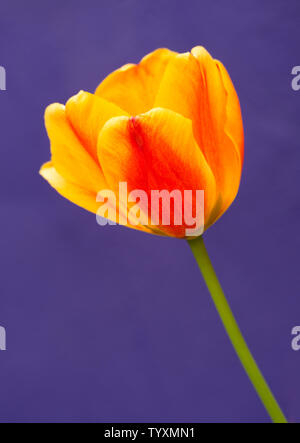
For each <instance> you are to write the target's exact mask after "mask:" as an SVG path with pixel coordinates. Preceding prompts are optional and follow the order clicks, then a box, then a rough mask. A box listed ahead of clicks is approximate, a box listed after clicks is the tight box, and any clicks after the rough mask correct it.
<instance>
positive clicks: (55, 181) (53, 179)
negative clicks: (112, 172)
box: [40, 162, 99, 213]
mask: <svg viewBox="0 0 300 443" xmlns="http://www.w3.org/2000/svg"><path fill="white" fill-rule="evenodd" d="M40 174H41V176H42V177H43V178H44V179H45V180H47V182H48V183H49V184H50V185H51V186H52V187H53V188H54V189H55V190H56V191H57V192H58V193H59V194H61V195H62V196H63V197H65V198H66V199H68V200H70V201H71V202H73V203H75V204H76V205H78V206H80V207H82V208H84V209H86V210H87V211H90V212H93V213H96V212H97V210H98V208H99V204H98V203H96V193H93V192H89V191H87V190H85V189H83V188H81V187H80V186H78V185H76V184H74V183H71V182H68V181H67V180H65V179H64V178H63V176H62V175H60V174H59V173H58V172H57V170H56V169H55V167H54V166H53V164H52V162H48V163H45V164H44V165H43V166H42V168H41V170H40Z"/></svg>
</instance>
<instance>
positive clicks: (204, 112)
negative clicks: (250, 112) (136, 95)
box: [155, 47, 242, 216]
mask: <svg viewBox="0 0 300 443" xmlns="http://www.w3.org/2000/svg"><path fill="white" fill-rule="evenodd" d="M230 92H232V91H229V90H228V91H227V90H226V88H225V85H224V82H223V78H222V77H221V75H220V69H219V68H218V66H217V63H216V61H215V60H214V59H212V57H211V56H210V55H209V53H208V52H207V51H206V50H205V49H204V48H202V47H197V48H194V49H193V50H192V52H191V53H186V54H179V55H177V56H176V57H173V58H172V60H171V61H170V62H169V64H168V66H167V68H166V72H165V74H164V77H163V80H162V82H161V84H160V88H159V91H158V94H157V96H156V100H155V106H161V107H164V108H167V109H170V110H173V111H175V112H178V113H181V114H182V115H183V116H184V117H186V118H189V119H191V120H192V122H193V131H194V135H195V139H196V141H197V143H198V145H199V147H200V149H201V150H202V152H203V154H204V156H205V158H206V160H207V162H208V164H209V165H210V167H211V169H212V171H213V173H214V175H215V178H216V182H217V189H218V194H219V198H218V200H219V202H218V210H217V213H218V214H217V215H216V216H220V215H221V214H222V213H223V212H224V211H225V210H226V209H227V208H228V206H229V205H230V204H231V203H232V201H233V200H234V198H235V196H236V194H237V191H238V188H239V183H240V176H241V159H240V154H239V151H237V149H236V146H235V143H234V142H233V140H232V138H231V137H229V136H228V134H227V133H226V130H225V129H226V128H225V125H226V120H227V118H228V117H227V103H228V94H229V93H230ZM229 112H231V111H229ZM236 116H237V114H235V117H236ZM235 117H233V118H235ZM236 126H238V127H239V128H241V129H239V130H238V129H236V132H240V131H242V122H241V118H240V117H239V120H238V121H236ZM237 143H239V142H237Z"/></svg>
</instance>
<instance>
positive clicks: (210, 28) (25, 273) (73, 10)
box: [0, 0, 300, 422]
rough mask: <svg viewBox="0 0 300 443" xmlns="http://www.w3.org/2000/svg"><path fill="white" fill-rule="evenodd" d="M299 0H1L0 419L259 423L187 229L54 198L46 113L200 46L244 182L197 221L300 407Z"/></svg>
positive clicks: (278, 378) (283, 388)
mask: <svg viewBox="0 0 300 443" xmlns="http://www.w3.org/2000/svg"><path fill="white" fill-rule="evenodd" d="M299 19H300V3H299V0H290V1H289V2H286V1H284V0H280V1H279V0H277V1H276V2H274V1H271V0H269V1H264V2H261V1H258V0H251V1H249V0H248V1H244V2H238V1H233V0H229V1H227V2H222V1H214V2H212V1H209V0H207V1H200V0H189V1H188V2H185V1H177V0H173V1H170V0H168V1H167V0H160V1H156V2H154V1H150V0H142V1H141V0H118V1H117V0H114V1H112V0H110V1H103V0H102V1H99V0H95V1H89V0H85V1H72V2H71V1H66V2H61V1H58V0H51V1H44V2H38V1H33V0H31V1H27V2H21V1H16V0H11V1H10V2H5V3H4V2H2V3H1V16H0V65H2V66H4V67H5V68H6V70H7V91H6V92H0V116H1V119H0V128H1V132H0V134H1V156H2V162H1V175H0V183H1V187H0V192H1V222H0V223H1V224H0V227H1V234H0V247H1V282H0V288H1V297H0V325H1V326H4V327H5V328H6V330H7V346H8V350H7V351H6V352H0V380H1V396H0V420H1V421H2V422H6V421H76V420H79V421H87V422H91V421H101V422H106V421H115V422H118V421H129V422H130V421H167V422H172V421H185V422H192V421H212V422H214V421H225V422H230V421H233V422H257V421H268V417H267V414H266V413H265V411H264V409H263V407H262V406H261V404H260V402H259V400H258V398H257V396H256V394H255V393H254V391H253V388H252V386H251V385H250V383H249V381H248V379H247V377H246V375H245V374H244V371H243V369H242V367H241V365H240V363H239V361H238V359H237V358H236V356H235V354H234V351H233V349H232V347H231V345H230V343H229V340H228V339H227V336H226V335H225V333H224V331H223V328H222V326H221V323H220V321H219V318H218V316H217V314H216V312H215V309H214V307H213V305H212V302H211V300H210V296H209V294H208V292H207V290H206V288H205V286H204V283H203V281H202V278H201V276H200V274H199V272H198V269H197V266H196V263H195V262H194V259H193V257H192V254H191V252H190V250H189V248H188V246H187V245H186V243H185V242H184V241H178V240H171V239H161V238H155V237H152V236H148V235H145V234H140V233H136V232H134V231H131V230H128V229H126V228H120V227H107V228H100V227H99V226H97V224H96V221H95V217H94V216H93V215H91V214H89V213H87V212H85V211H84V210H81V209H80V208H78V207H76V206H75V205H72V204H71V203H69V202H68V201H66V200H64V199H63V198H61V197H59V196H58V195H57V194H56V193H55V191H53V190H52V189H51V188H50V187H49V186H48V185H47V183H46V182H44V181H43V179H42V178H41V177H40V176H39V175H38V170H39V167H40V165H41V164H42V163H43V162H44V161H46V160H48V158H49V143H48V139H47V136H46V133H45V130H44V126H43V112H44V108H45V107H46V105H48V104H49V103H51V102H55V101H58V102H65V101H66V100H67V98H68V97H69V96H71V95H73V94H75V93H77V92H78V91H79V90H81V89H85V90H88V91H93V90H94V89H95V87H96V86H97V84H98V83H99V82H100V81H101V80H102V79H103V78H104V77H105V76H106V75H107V74H108V73H110V72H111V71H112V70H114V69H115V68H117V67H119V66H120V65H122V64H124V63H127V62H137V61H138V60H139V59H140V58H141V57H142V56H143V55H144V54H146V53H147V52H150V51H152V50H153V49H156V48H157V47H169V48H170V49H173V50H177V51H179V52H185V51H187V50H189V49H191V48H192V47H193V46H195V45H198V44H202V45H204V46H205V47H207V49H208V50H209V51H210V52H211V53H212V54H213V55H214V56H215V57H217V58H219V59H221V60H222V61H223V62H224V64H225V65H226V67H227V68H228V70H229V72H230V74H231V76H232V78H233V80H234V82H235V85H236V88H237V90H238V93H239V96H240V100H241V104H242V110H243V115H244V122H245V133H246V146H245V148H246V156H245V169H244V175H243V181H242V186H241V190H240V194H239V197H238V199H237V200H236V202H235V203H234V205H233V206H232V208H231V210H230V211H229V212H228V213H226V214H225V216H224V217H223V218H222V220H221V221H220V222H218V223H217V224H216V225H215V226H214V227H212V228H211V229H210V231H209V232H207V234H206V236H205V237H206V243H207V247H208V250H209V252H210V254H211V257H212V260H213V261H214V263H215V266H216V269H217V272H218V274H219V277H220V279H221V281H222V283H223V285H224V288H225V290H226V292H227V294H228V298H229V300H230V302H231V304H232V307H233V310H234V312H235V314H236V315H237V318H238V320H239V323H240V325H241V327H242V330H243V331H244V333H245V336H246V338H247V340H248V342H249V344H250V346H251V348H252V350H253V352H254V354H255V356H256V358H257V361H258V362H259V364H260V367H261V369H262V370H263V372H264V374H265V376H266V378H267V379H268V381H269V383H270V385H271V387H272V388H273V390H274V392H275V394H276V396H277V398H278V400H279V402H280V404H281V406H282V408H283V409H284V411H285V412H286V414H287V416H288V418H289V420H291V421H296V420H297V419H300V403H299V393H300V378H299V368H300V352H299V353H297V352H294V351H292V349H291V339H292V337H291V330H292V327H293V326H296V325H299V324H300V272H299V249H300V241H299V240H300V237H299V233H298V228H299V219H298V217H299V216H300V206H299V186H300V176H299V172H300V149H299V138H300V137H299V135H300V127H299V111H300V91H299V92H294V91H293V90H292V88H291V80H292V76H291V70H292V67H293V66H295V65H299V64H300V52H299V37H300V31H299Z"/></svg>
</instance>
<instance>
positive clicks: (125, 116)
mask: <svg viewBox="0 0 300 443" xmlns="http://www.w3.org/2000/svg"><path fill="white" fill-rule="evenodd" d="M45 124H46V129H47V132H48V136H49V139H50V144H51V154H52V156H51V161H50V162H48V163H46V164H44V165H43V166H42V168H41V171H40V173H41V175H42V176H43V177H44V178H45V179H46V180H47V181H48V182H49V184H50V185H51V186H52V187H53V188H54V189H55V190H56V191H57V192H58V193H60V194H61V195H62V196H63V197H65V198H66V199H68V200H70V201H71V202H73V203H75V204H77V205H78V206H80V207H82V208H84V209H86V210H88V211H90V212H93V213H95V214H98V211H99V202H100V201H101V202H102V203H103V202H104V200H105V198H107V196H108V195H110V194H109V193H113V195H115V196H116V198H115V200H113V201H111V200H109V204H107V206H106V212H105V213H104V216H105V217H107V219H109V220H110V222H115V221H117V222H118V223H120V224H123V225H126V226H128V227H130V228H134V229H138V230H140V231H144V232H147V233H150V234H156V235H165V236H171V237H176V238H182V239H187V240H188V243H189V245H190V247H191V249H192V252H193V253H194V256H195V258H196V260H197V263H198V265H199V268H200V270H201V272H202V274H203V276H204V279H205V281H206V284H207V286H208V289H209V290H210V292H211V295H212V298H213V301H214V303H215V305H216V308H217V310H218V312H219V314H220V316H221V319H222V321H223V324H224V327H225V329H226V331H227V333H228V335H229V337H230V339H231V341H232V343H233V346H234V348H235V350H236V352H237V354H238V356H239V358H240V360H241V362H242V364H243V366H244V368H245V370H246V372H247V374H248V376H249V377H250V380H251V381H252V383H253V385H254V387H255V389H256V390H257V393H258V395H259V396H260V398H261V400H262V402H263V404H264V405H265V407H266V409H267V411H268V412H269V414H270V416H271V417H272V419H273V421H275V422H285V418H284V415H283V413H282V411H281V409H280V407H279V406H278V404H277V402H276V400H275V398H274V396H273V394H272V392H271V391H270V388H269V387H268V385H267V383H266V382H265V380H264V378H263V376H262V375H261V372H260V371H259V369H258V367H257V365H256V363H255V361H254V359H253V357H252V355H251V353H250V351H249V350H248V347H247V345H246V342H245V340H244V338H243V337H242V335H241V332H240V330H239V328H238V326H237V323H236V321H235V319H234V316H233V314H232V312H231V310H230V307H229V305H228V303H227V301H226V298H225V295H224V293H223V290H222V288H221V286H220V284H219V281H218V279H217V276H216V274H215V272H214V269H213V267H212V265H211V262H210V260H209V257H208V255H207V251H206V248H205V246H204V242H203V237H202V233H203V231H204V230H206V229H208V228H209V227H210V226H211V225H212V224H213V223H215V222H216V221H217V220H218V219H219V218H220V217H221V216H222V215H223V214H224V212H225V211H226V210H227V209H228V208H229V206H230V205H231V204H232V202H233V201H234V199H235V197H236V195H237V193H238V189H239V185H240V180H241V174H242V167H243V160H244V133H243V123H242V116H241V110H240V104H239V99H238V96H237V93H236V91H235V88H234V86H233V84H232V81H231V79H230V77H229V74H228V73H227V71H226V69H225V67H224V66H223V64H222V63H221V62H220V61H218V60H215V59H213V58H212V57H211V55H210V54H209V53H208V52H207V51H206V50H205V49H204V48H203V47H195V48H193V49H192V50H191V52H187V53H184V54H178V53H176V52H173V51H170V50H168V49H158V50H156V51H154V52H152V53H151V54H149V55H147V56H146V57H144V58H143V59H142V60H141V62H140V63H139V64H137V65H134V64H128V65H125V66H123V67H121V68H120V69H118V70H116V71H114V72H113V73H112V74H110V75H109V76H108V77H107V78H106V79H104V80H103V81H102V83H100V85H99V86H98V88H97V90H96V92H95V93H94V94H90V93H88V92H83V91H81V92H80V93H79V94H77V95H75V96H74V97H72V98H71V99H70V100H69V101H68V102H67V103H66V105H65V106H64V105H62V104H53V105H50V106H49V107H48V108H47V110H46V113H45ZM120 184H126V192H123V191H121V189H123V188H121V187H120ZM137 190H139V192H140V194H139V196H142V197H143V198H140V199H139V200H137V201H135V203H136V204H135V205H134V208H133V207H132V205H133V200H132V196H133V195H136V191H137ZM175 190H176V192H177V191H178V192H180V193H181V194H180V195H184V196H186V195H188V196H189V204H190V206H191V208H190V209H191V212H193V213H195V208H196V214H197V215H196V220H194V221H195V223H197V219H198V218H199V217H198V212H197V203H198V200H197V195H198V194H197V191H199V190H202V191H203V192H204V200H203V202H202V208H201V209H202V216H203V227H202V228H203V229H202V230H201V232H200V231H199V232H198V231H195V234H194V235H191V236H190V237H189V235H187V232H188V231H187V228H188V227H190V225H189V224H188V223H187V221H186V219H185V218H184V220H183V219H181V222H178V220H180V217H179V215H182V214H181V212H182V211H183V209H185V204H184V201H183V200H182V199H181V200H179V202H177V204H175V198H174V205H173V206H171V205H170V214H169V216H170V217H169V220H170V222H169V223H163V215H164V214H163V213H162V214H161V213H160V209H161V208H160V206H159V205H158V206H157V207H156V210H155V211H153V208H152V210H151V208H149V205H148V204H149V201H151V203H152V198H153V192H159V193H160V192H162V191H168V192H169V193H170V194H171V193H172V192H174V191H175ZM187 191H189V192H190V194H186V193H187ZM128 196H131V197H128ZM173 196H174V195H173ZM128 198H129V201H130V202H131V206H130V205H129V206H128ZM130 198H131V200H130ZM143 199H144V200H143ZM142 200H143V201H142ZM152 206H153V205H152ZM150 207H151V204H150ZM133 209H134V211H135V215H136V216H134V213H133V212H132V210H133ZM162 212H163V211H162ZM137 214H139V215H138V216H137ZM115 217H117V220H115ZM153 218H155V219H156V222H155V223H153ZM176 220H177V221H176ZM200 234H201V235H200Z"/></svg>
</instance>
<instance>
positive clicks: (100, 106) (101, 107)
mask: <svg viewBox="0 0 300 443" xmlns="http://www.w3.org/2000/svg"><path fill="white" fill-rule="evenodd" d="M120 115H128V114H127V113H126V112H125V111H123V110H122V109H120V108H119V107H118V106H116V105H114V104H113V103H110V102H108V101H107V100H104V99H102V98H101V97H97V96H95V95H93V94H89V93H88V92H84V91H81V92H79V94H77V95H75V96H74V97H72V98H71V99H70V100H69V101H68V102H67V104H66V116H67V118H68V120H69V122H70V123H71V125H72V127H73V129H74V132H75V133H76V135H77V137H78V138H79V140H80V141H81V143H82V145H83V146H84V148H85V149H86V150H87V151H88V152H89V154H90V155H91V156H92V157H93V159H94V160H95V161H96V162H97V163H98V157H97V140H98V135H99V132H100V130H101V129H102V127H103V125H104V123H106V121H107V120H109V119H110V118H112V117H116V116H120Z"/></svg>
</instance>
